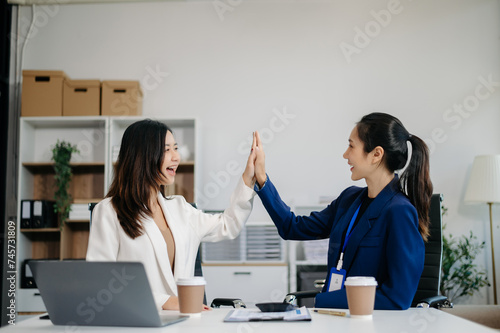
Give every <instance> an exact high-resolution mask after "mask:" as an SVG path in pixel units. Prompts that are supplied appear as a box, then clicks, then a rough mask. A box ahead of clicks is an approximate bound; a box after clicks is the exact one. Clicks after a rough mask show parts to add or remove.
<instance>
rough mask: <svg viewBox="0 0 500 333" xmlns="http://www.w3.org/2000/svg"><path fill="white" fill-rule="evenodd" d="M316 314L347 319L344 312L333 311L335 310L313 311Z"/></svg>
mask: <svg viewBox="0 0 500 333" xmlns="http://www.w3.org/2000/svg"><path fill="white" fill-rule="evenodd" d="M313 311H314V312H317V313H321V314H328V315H332V316H340V317H345V316H346V313H345V312H343V311H333V310H313Z"/></svg>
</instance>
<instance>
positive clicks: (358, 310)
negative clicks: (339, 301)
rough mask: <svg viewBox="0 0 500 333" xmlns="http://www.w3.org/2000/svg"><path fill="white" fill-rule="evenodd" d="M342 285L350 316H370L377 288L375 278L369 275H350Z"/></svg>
mask: <svg viewBox="0 0 500 333" xmlns="http://www.w3.org/2000/svg"><path fill="white" fill-rule="evenodd" d="M344 286H345V288H346V293H347V305H348V306H349V313H350V315H351V317H361V318H371V317H372V314H373V308H374V306H375V290H376V288H377V281H376V280H375V278H374V277H371V276H350V277H348V278H347V279H346V280H345V283H344Z"/></svg>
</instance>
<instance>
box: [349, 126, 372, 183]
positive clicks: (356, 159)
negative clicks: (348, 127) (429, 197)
mask: <svg viewBox="0 0 500 333" xmlns="http://www.w3.org/2000/svg"><path fill="white" fill-rule="evenodd" d="M370 155H371V153H366V152H365V151H364V143H363V142H362V141H361V139H360V138H359V136H358V128H357V127H354V129H353V130H352V132H351V135H350V136H349V147H348V148H347V150H346V151H345V153H344V155H343V157H344V158H345V159H346V160H347V163H348V164H349V165H350V166H351V179H352V180H360V179H363V178H366V177H368V176H369V175H370V173H371V172H372V171H373V163H372V158H371V156H370Z"/></svg>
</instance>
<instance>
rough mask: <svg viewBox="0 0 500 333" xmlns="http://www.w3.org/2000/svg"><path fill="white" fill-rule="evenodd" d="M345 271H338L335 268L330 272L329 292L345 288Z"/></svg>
mask: <svg viewBox="0 0 500 333" xmlns="http://www.w3.org/2000/svg"><path fill="white" fill-rule="evenodd" d="M345 274H346V273H345V269H342V268H341V269H340V271H338V270H337V269H336V268H335V267H332V269H331V270H330V279H329V280H328V288H327V291H335V290H340V289H342V288H344V281H345Z"/></svg>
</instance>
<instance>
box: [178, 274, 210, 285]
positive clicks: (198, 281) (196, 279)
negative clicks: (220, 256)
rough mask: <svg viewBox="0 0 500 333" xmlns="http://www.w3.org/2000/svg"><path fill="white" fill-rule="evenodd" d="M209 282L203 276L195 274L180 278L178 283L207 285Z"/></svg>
mask: <svg viewBox="0 0 500 333" xmlns="http://www.w3.org/2000/svg"><path fill="white" fill-rule="evenodd" d="M205 284H207V282H206V281H205V279H204V278H203V277H202V276H194V277H190V278H178V279H177V285H180V286H201V285H205Z"/></svg>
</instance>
